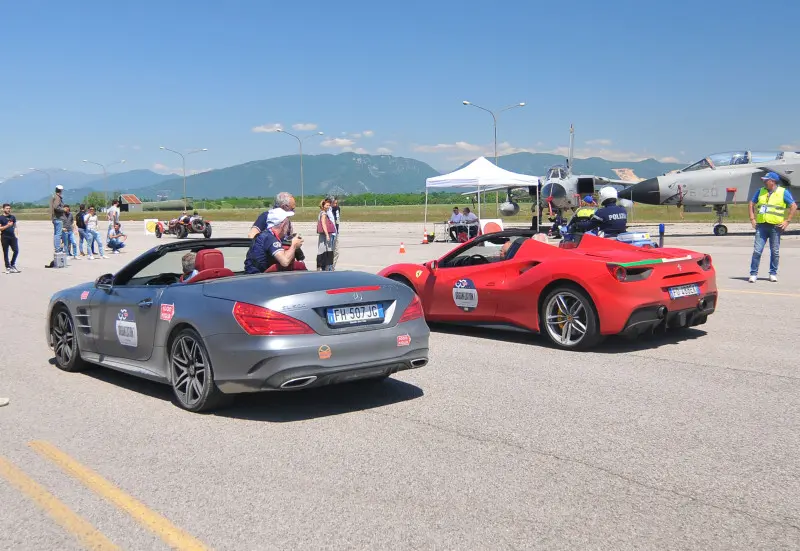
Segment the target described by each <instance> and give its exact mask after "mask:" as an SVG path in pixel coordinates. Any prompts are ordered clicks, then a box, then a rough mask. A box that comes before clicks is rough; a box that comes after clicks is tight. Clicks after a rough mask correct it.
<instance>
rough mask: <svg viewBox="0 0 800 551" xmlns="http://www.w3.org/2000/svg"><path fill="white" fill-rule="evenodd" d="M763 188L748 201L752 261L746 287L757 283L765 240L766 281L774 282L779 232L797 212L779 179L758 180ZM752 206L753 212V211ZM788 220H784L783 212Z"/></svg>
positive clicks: (792, 200)
mask: <svg viewBox="0 0 800 551" xmlns="http://www.w3.org/2000/svg"><path fill="white" fill-rule="evenodd" d="M761 179H762V180H763V181H764V187H762V188H761V189H759V190H758V191H757V192H756V193H755V195H753V197H752V198H751V199H750V203H749V205H748V208H749V209H750V224H751V225H752V226H753V229H754V230H756V241H755V244H754V246H753V257H752V259H751V260H750V280H749V281H750V283H755V282H756V280H758V266H759V264H761V253H762V252H763V251H764V245H765V244H766V242H767V240H769V280H770V281H778V259H779V254H780V248H781V233H780V232H781V231H783V230H785V229H786V227H787V226H788V225H789V222H790V221H791V220H792V216H794V213H795V212H796V211H797V203H796V202H795V200H794V197H792V194H791V193H790V192H789V190H788V189H786V188H784V187H781V186H779V185H778V182H779V181H780V176H778V175H777V174H776V173H775V172H769V173H767V175H766V176H764V177H762V178H761ZM754 206H755V212H754V209H753V207H754ZM787 207H790V208H789V216H786V208H787Z"/></svg>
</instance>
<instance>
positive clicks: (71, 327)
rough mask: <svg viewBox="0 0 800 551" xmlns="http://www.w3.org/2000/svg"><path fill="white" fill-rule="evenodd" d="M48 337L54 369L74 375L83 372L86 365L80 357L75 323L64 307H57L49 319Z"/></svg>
mask: <svg viewBox="0 0 800 551" xmlns="http://www.w3.org/2000/svg"><path fill="white" fill-rule="evenodd" d="M50 336H51V338H52V340H53V352H55V360H56V367H58V368H59V369H60V370H62V371H67V372H69V373H76V372H78V371H83V370H84V369H86V368H87V367H88V366H89V364H87V363H86V362H85V361H84V360H83V358H82V357H81V350H80V346H79V345H78V335H76V333H75V321H74V320H73V319H72V315H71V314H70V313H69V310H67V308H66V307H65V306H58V307H56V308H55V309H54V310H53V313H52V315H51V317H50Z"/></svg>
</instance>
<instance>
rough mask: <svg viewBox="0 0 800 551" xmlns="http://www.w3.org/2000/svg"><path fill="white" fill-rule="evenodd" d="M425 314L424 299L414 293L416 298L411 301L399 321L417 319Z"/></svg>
mask: <svg viewBox="0 0 800 551" xmlns="http://www.w3.org/2000/svg"><path fill="white" fill-rule="evenodd" d="M424 315H425V312H423V311H422V301H420V300H419V297H418V296H417V295H414V300H412V301H411V304H409V305H408V307H407V308H406V311H405V312H403V315H402V316H401V317H400V321H399V322H398V323H403V322H406V321H411V320H415V319H418V318H421V317H423V316H424Z"/></svg>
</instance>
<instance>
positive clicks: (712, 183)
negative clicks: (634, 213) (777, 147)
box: [619, 151, 800, 235]
mask: <svg viewBox="0 0 800 551" xmlns="http://www.w3.org/2000/svg"><path fill="white" fill-rule="evenodd" d="M798 169H800V152H798V151H795V152H791V151H772V152H755V151H731V152H727V153H715V154H714V155H709V156H708V157H704V158H703V159H701V160H699V161H697V162H696V163H693V164H691V165H689V166H687V167H686V168H683V169H681V170H676V171H673V172H668V173H666V174H662V175H661V176H657V177H655V178H650V179H649V180H644V181H642V182H639V183H638V184H636V185H634V186H632V187H630V188H628V189H626V190H623V191H621V192H620V194H619V197H620V198H624V199H629V200H632V201H633V202H635V203H644V204H647V205H676V206H677V207H679V208H680V207H681V206H683V208H684V211H685V212H711V211H712V210H713V211H714V212H715V213H716V215H717V223H716V224H715V225H714V235H725V234H727V233H728V228H727V227H726V226H725V225H724V224H723V223H722V219H723V217H726V216H728V205H731V204H733V205H736V204H740V203H747V202H748V201H750V199H751V198H752V197H753V195H754V194H755V193H756V191H757V190H758V189H760V188H761V187H762V186H763V185H764V182H763V181H762V180H761V177H762V176H764V175H765V174H766V173H767V172H775V173H777V174H778V175H779V176H780V178H781V184H782V185H784V186H790V187H791V186H795V187H797V186H800V174H799V173H798V172H797V170H798Z"/></svg>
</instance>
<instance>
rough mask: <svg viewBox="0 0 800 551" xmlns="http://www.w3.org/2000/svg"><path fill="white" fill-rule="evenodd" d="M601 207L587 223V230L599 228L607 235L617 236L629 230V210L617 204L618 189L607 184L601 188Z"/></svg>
mask: <svg viewBox="0 0 800 551" xmlns="http://www.w3.org/2000/svg"><path fill="white" fill-rule="evenodd" d="M600 205H601V207H600V208H599V209H597V211H595V213H594V214H593V215H592V217H591V218H590V219H589V221H588V222H587V223H586V230H585V231H589V230H593V229H595V228H597V229H598V230H599V231H601V232H603V235H604V236H605V237H616V236H618V235H619V234H621V233H625V232H626V231H627V230H628V211H627V210H625V207H621V206H619V205H617V190H616V189H614V188H613V187H611V186H606V187H604V188H603V189H601V190H600Z"/></svg>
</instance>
